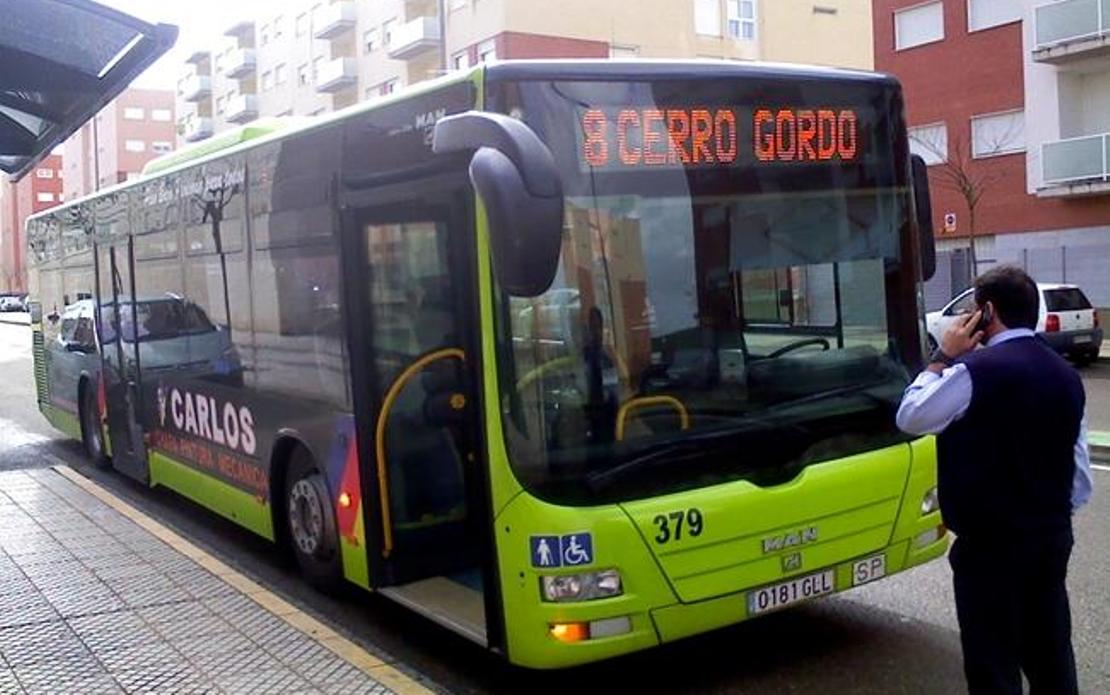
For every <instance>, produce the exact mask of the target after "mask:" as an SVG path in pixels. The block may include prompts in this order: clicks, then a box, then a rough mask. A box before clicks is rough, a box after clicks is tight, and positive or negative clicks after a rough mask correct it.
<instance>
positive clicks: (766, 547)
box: [763, 526, 817, 554]
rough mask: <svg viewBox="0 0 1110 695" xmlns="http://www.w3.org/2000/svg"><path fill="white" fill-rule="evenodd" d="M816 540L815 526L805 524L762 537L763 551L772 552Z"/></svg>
mask: <svg viewBox="0 0 1110 695" xmlns="http://www.w3.org/2000/svg"><path fill="white" fill-rule="evenodd" d="M816 541H817V527H816V526H807V527H805V528H803V529H798V530H797V531H791V532H790V533H783V534H780V535H778V536H768V537H767V538H764V539H763V553H764V554H767V553H774V552H778V551H779V550H785V549H786V548H792V547H794V546H796V545H805V544H806V543H814V542H816Z"/></svg>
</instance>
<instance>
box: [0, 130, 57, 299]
mask: <svg viewBox="0 0 1110 695" xmlns="http://www.w3.org/2000/svg"><path fill="white" fill-rule="evenodd" d="M63 181H64V178H63V172H62V157H61V155H60V154H58V153H57V152H55V153H53V154H50V155H49V156H47V157H46V158H45V159H43V160H42V161H41V162H39V164H38V166H36V167H35V168H34V170H32V171H31V172H30V173H28V174H27V175H26V176H24V177H23V178H22V179H21V180H20V181H19V182H18V183H12V182H11V181H7V180H5V181H3V182H2V183H0V291H3V292H26V291H27V265H26V260H25V259H26V246H27V243H26V238H25V237H24V234H23V230H24V225H23V223H24V222H25V221H26V220H27V218H28V217H30V216H31V215H33V214H35V213H37V212H42V211H43V210H46V209H47V208H52V207H54V206H55V205H57V204H58V203H59V202H61V201H62V200H63V199H64V195H63V193H62V182H63Z"/></svg>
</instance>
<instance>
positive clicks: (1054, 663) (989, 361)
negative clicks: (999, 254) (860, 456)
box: [897, 266, 1092, 695]
mask: <svg viewBox="0 0 1110 695" xmlns="http://www.w3.org/2000/svg"><path fill="white" fill-rule="evenodd" d="M1039 296H1040V295H1039V292H1038V291H1037V285H1036V283H1034V282H1033V279H1032V278H1030V277H1029V275H1027V274H1026V273H1025V271H1023V270H1021V269H1020V268H1015V267H1009V266H1003V267H999V268H995V269H994V270H991V271H989V272H987V273H984V274H983V275H982V276H980V277H979V278H977V279H976V280H975V301H976V304H978V309H977V310H976V311H975V312H973V313H971V314H968V315H966V316H964V317H963V318H962V320H959V321H957V322H956V323H955V324H954V325H953V326H952V327H950V328H949V329H948V330H947V331H946V332H945V334H944V336H943V337H942V339H941V344H940V346H939V347H938V349H937V350H936V351H934V352H933V354H932V355H931V356H930V357H929V364H928V366H927V367H926V369H925V371H923V372H922V373H921V374H920V375H919V376H918V377H917V379H916V380H915V381H914V382H913V383H912V384H910V386H909V388H907V389H906V393H905V395H904V396H903V397H902V403H901V405H900V406H899V408H898V415H897V422H898V427H899V428H901V429H902V430H903V431H905V432H908V433H910V434H918V435H921V434H936V435H938V436H937V464H938V471H937V472H938V479H939V495H940V504H941V514H942V516H943V518H944V523H945V525H947V526H948V528H949V529H951V530H952V531H953V532H954V533H955V534H956V541H955V543H954V544H953V546H952V550H951V552H950V553H949V562H950V563H951V565H952V574H953V583H954V587H955V594H956V615H957V618H958V619H959V623H960V642H961V644H962V646H963V654H964V674H965V675H966V677H967V682H968V688H969V689H970V691H971V693H972V694H973V695H975V694H977V693H1018V694H1020V693H1021V692H1022V682H1021V674H1022V672H1024V673H1025V676H1026V678H1028V680H1029V683H1030V687H1031V690H1032V693H1034V694H1037V693H1060V694H1067V693H1076V692H1077V691H1078V689H1077V684H1076V675H1075V656H1074V654H1073V652H1072V646H1071V615H1070V611H1069V608H1068V594H1067V587H1066V586H1065V579H1066V578H1067V570H1068V558H1069V557H1070V555H1071V548H1072V527H1071V515H1072V513H1073V512H1075V511H1076V510H1077V509H1078V508H1079V507H1080V506H1082V505H1083V504H1085V503H1086V502H1087V500H1088V499H1089V498H1090V494H1091V483H1092V481H1091V472H1090V458H1089V453H1088V450H1087V427H1086V417H1085V414H1084V410H1085V401H1086V396H1085V394H1084V391H1083V383H1082V381H1080V379H1079V376H1078V375H1077V374H1076V373H1075V370H1074V369H1072V367H1071V366H1070V365H1068V364H1067V362H1065V361H1064V359H1063V358H1062V357H1060V356H1059V355H1057V354H1056V353H1055V352H1053V351H1052V349H1051V348H1049V347H1048V346H1047V345H1046V344H1044V343H1043V342H1042V341H1041V340H1040V339H1038V338H1037V337H1036V335H1035V333H1034V329H1035V328H1036V325H1037V314H1038V311H1039V301H1040V300H1039ZM981 342H982V343H985V345H986V347H985V348H983V349H979V350H977V349H976V347H978V346H979V344H980V343H981Z"/></svg>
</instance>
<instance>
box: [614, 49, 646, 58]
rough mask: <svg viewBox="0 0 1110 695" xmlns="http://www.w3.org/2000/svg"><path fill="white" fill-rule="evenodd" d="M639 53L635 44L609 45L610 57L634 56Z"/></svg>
mask: <svg viewBox="0 0 1110 695" xmlns="http://www.w3.org/2000/svg"><path fill="white" fill-rule="evenodd" d="M639 55H640V49H638V48H636V47H635V46H609V57H610V58H636V57H638V56H639Z"/></svg>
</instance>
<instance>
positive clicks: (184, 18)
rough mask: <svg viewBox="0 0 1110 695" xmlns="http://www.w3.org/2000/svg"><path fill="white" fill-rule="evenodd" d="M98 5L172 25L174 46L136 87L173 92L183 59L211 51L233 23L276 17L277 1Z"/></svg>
mask: <svg viewBox="0 0 1110 695" xmlns="http://www.w3.org/2000/svg"><path fill="white" fill-rule="evenodd" d="M98 2H100V3H101V4H104V5H108V6H109V7H114V8H116V9H117V10H120V11H123V12H126V13H128V14H131V15H134V16H136V17H138V18H140V19H143V20H146V21H148V22H151V23H158V22H163V23H166V24H175V25H177V28H178V29H179V30H180V33H179V34H178V37H177V43H176V44H175V45H174V47H173V48H172V49H170V51H169V52H168V53H167V54H166V55H165V56H163V57H162V59H161V60H159V61H158V62H157V63H155V64H154V65H152V66H151V67H150V69H149V70H147V71H146V72H145V73H143V75H142V76H141V77H139V79H138V80H136V81H135V83H134V85H135V86H136V87H154V88H159V89H174V88H175V86H176V85H177V78H178V77H180V76H181V74H182V72H184V70H185V57H186V56H188V55H189V54H190V53H192V52H193V51H195V50H197V49H198V48H211V47H212V46H213V44H214V43H215V42H216V40H217V39H218V38H219V37H220V36H221V35H222V34H223V33H224V30H226V29H227V28H228V27H230V26H231V25H232V23H233V22H235V21H237V20H240V19H246V18H250V17H263V18H265V17H270V16H274V15H276V14H278V7H280V6H281V5H282V4H283V3H281V2H280V1H279V0H173V1H172V2H167V1H166V0H158V1H155V0H98Z"/></svg>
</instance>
